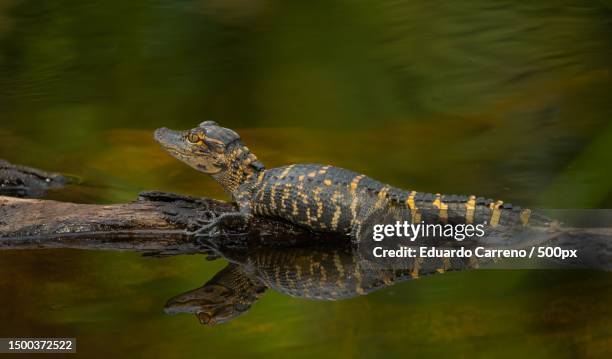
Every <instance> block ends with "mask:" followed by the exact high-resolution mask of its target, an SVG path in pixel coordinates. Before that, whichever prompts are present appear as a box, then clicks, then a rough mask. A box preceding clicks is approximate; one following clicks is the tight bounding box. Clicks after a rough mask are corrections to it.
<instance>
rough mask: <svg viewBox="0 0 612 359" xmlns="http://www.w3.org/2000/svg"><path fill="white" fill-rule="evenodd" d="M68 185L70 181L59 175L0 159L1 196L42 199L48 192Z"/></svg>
mask: <svg viewBox="0 0 612 359" xmlns="http://www.w3.org/2000/svg"><path fill="white" fill-rule="evenodd" d="M68 183H70V180H69V179H68V178H67V177H65V176H62V175H60V174H58V173H52V172H46V171H42V170H39V169H36V168H31V167H26V166H19V165H14V164H11V163H9V162H7V161H5V160H2V159H0V196H14V197H30V198H36V197H42V196H43V195H44V194H45V193H47V191H49V190H53V189H59V188H62V187H64V186H65V185H67V184H68Z"/></svg>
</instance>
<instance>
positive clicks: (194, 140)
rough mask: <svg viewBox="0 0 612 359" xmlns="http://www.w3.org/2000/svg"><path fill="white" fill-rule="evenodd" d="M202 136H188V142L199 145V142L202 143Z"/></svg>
mask: <svg viewBox="0 0 612 359" xmlns="http://www.w3.org/2000/svg"><path fill="white" fill-rule="evenodd" d="M200 141H201V140H200V136H198V135H197V134H195V133H189V134H187V142H189V143H190V144H192V145H195V144H197V143H198V142H200Z"/></svg>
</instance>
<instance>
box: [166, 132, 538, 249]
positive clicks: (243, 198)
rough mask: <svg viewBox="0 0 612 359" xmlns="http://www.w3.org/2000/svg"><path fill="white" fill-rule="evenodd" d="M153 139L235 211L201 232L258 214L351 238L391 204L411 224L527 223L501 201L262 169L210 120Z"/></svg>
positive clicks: (340, 173) (336, 173)
mask: <svg viewBox="0 0 612 359" xmlns="http://www.w3.org/2000/svg"><path fill="white" fill-rule="evenodd" d="M155 139H156V140H157V142H159V143H160V144H161V145H162V146H163V147H164V148H165V149H166V151H168V152H169V153H170V154H171V155H172V156H174V157H176V158H177V159H179V160H181V161H183V162H185V163H187V164H188V165H190V166H191V167H193V168H195V169H196V170H198V171H201V172H204V173H208V174H210V175H211V176H212V177H213V178H214V179H215V180H217V182H219V183H220V184H221V186H223V188H224V189H225V191H226V192H228V193H229V194H231V196H232V198H233V200H234V201H235V202H236V203H237V205H238V208H239V211H237V212H235V213H226V214H223V215H221V216H219V217H217V218H216V219H215V220H214V221H212V222H210V223H208V224H206V225H204V226H203V227H202V228H200V229H199V230H198V231H197V232H196V233H197V234H200V235H204V234H210V233H211V232H212V230H214V229H215V228H218V226H219V225H227V224H228V223H233V224H236V223H239V224H243V225H247V224H248V223H249V221H250V219H251V218H252V217H253V215H260V216H272V217H277V218H282V219H285V220H288V221H290V222H292V223H294V224H297V225H300V226H304V227H306V228H309V229H311V230H313V231H323V232H332V233H339V234H345V235H350V236H351V237H353V238H354V239H357V238H359V234H360V232H361V230H362V224H364V222H365V221H366V219H367V218H369V216H370V215H371V214H372V213H374V212H377V211H381V210H382V211H384V210H385V209H387V208H389V207H390V206H395V207H396V208H398V207H399V208H401V209H403V210H404V212H406V213H407V214H408V217H410V218H406V220H408V221H412V223H421V221H423V222H425V223H434V222H435V223H450V224H460V223H461V224H470V223H485V222H486V223H488V224H489V225H490V226H491V227H497V226H504V225H509V226H510V225H519V226H520V225H523V226H526V225H527V224H528V223H529V220H530V215H531V211H530V210H528V209H521V208H520V207H517V206H513V205H511V204H509V203H504V202H503V201H494V200H491V199H485V198H482V197H476V196H459V195H441V194H432V193H422V192H416V191H406V190H402V189H399V188H395V187H392V186H390V185H387V184H384V183H381V182H378V181H376V180H373V179H371V178H369V177H367V176H365V175H362V174H358V173H355V172H352V171H349V170H346V169H342V168H338V167H334V166H329V165H319V164H293V165H289V166H284V167H278V168H272V169H266V168H265V167H264V165H263V164H262V163H261V162H260V161H259V160H258V159H257V157H256V156H255V155H254V154H253V153H251V151H250V150H249V148H248V147H246V146H245V145H244V144H243V142H242V140H241V139H240V136H239V135H238V134H237V133H236V132H234V131H232V130H230V129H228V128H224V127H221V126H219V125H218V124H217V123H215V122H213V121H206V122H203V123H201V124H200V125H199V126H198V127H196V128H194V129H191V130H188V131H174V130H170V129H167V128H160V129H157V130H156V131H155ZM532 219H533V218H532ZM236 220H238V221H236ZM363 227H364V228H365V226H363Z"/></svg>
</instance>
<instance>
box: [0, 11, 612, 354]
mask: <svg viewBox="0 0 612 359" xmlns="http://www.w3.org/2000/svg"><path fill="white" fill-rule="evenodd" d="M610 39H612V4H610V2H609V1H601V2H595V1H538V2H535V3H524V4H522V3H520V4H519V3H517V2H513V1H496V2H491V1H484V0H483V1H474V0H468V1H457V2H453V3H451V2H441V1H359V2H357V1H352V2H351V1H334V2H322V1H321V2H320V1H308V2H295V1H272V0H268V1H266V0H241V1H220V0H210V1H188V0H183V1H169V0H165V1H164V0H158V1H144V0H139V1H114V0H105V1H69V0H58V1H33V0H29V1H28V0H4V1H0V158H4V159H7V160H9V161H11V162H14V163H20V164H25V165H30V166H34V167H39V168H43V169H47V170H55V171H61V172H64V173H68V174H71V175H74V176H77V177H79V178H80V179H81V180H82V183H81V184H79V185H75V186H72V187H70V188H68V189H66V190H63V191H60V192H55V193H51V194H50V195H49V196H48V197H49V198H53V199H59V200H67V201H75V202H86V203H113V202H123V201H129V200H132V199H134V198H135V197H136V195H137V193H138V192H139V191H141V190H149V189H159V190H165V191H174V192H179V193H186V194H193V195H202V196H210V197H215V198H226V197H225V194H224V193H223V192H222V190H221V189H220V188H219V186H218V185H217V184H216V183H214V182H213V181H212V180H210V179H208V178H206V177H205V176H204V175H200V174H198V173H196V172H195V171H193V170H191V169H190V168H188V167H187V166H184V165H182V164H180V163H178V161H176V160H174V159H172V158H171V157H170V156H168V155H166V154H165V153H164V152H163V151H162V150H161V149H160V148H159V147H158V146H157V144H155V143H154V141H153V139H152V131H153V129H155V128H156V127H160V126H167V127H173V128H190V127H193V126H194V125H196V124H197V123H199V122H201V121H203V120H215V121H217V122H219V123H220V124H222V125H224V126H226V127H231V128H234V129H236V130H237V131H238V132H239V133H240V134H241V135H242V136H243V137H244V139H245V142H246V143H247V144H248V146H249V147H250V148H251V149H252V150H253V152H255V153H256V154H257V155H258V157H259V158H260V159H261V160H262V161H263V162H264V163H265V164H266V165H267V166H268V167H274V166H278V165H284V164H287V163H294V162H318V163H328V164H333V165H337V166H341V167H346V168H351V169H353V170H356V171H359V172H363V173H367V174H368V175H370V176H372V177H374V178H377V179H379V180H381V181H385V182H388V183H391V184H393V185H396V186H398V187H403V188H410V189H417V190H420V191H428V192H443V193H476V194H481V195H483V196H487V197H492V198H502V199H504V200H506V201H508V202H513V203H518V204H521V205H523V206H532V207H546V208H610V207H612V181H611V179H612V168H611V167H610V163H612V121H611V119H612V101H610V100H611V93H612V91H611V90H612V73H611V64H612V42H611V41H610ZM224 266H225V263H224V262H223V261H221V260H218V261H214V262H207V261H205V260H204V259H203V258H202V257H201V256H182V257H173V258H166V259H147V258H142V257H141V256H140V255H139V254H135V253H113V252H86V251H76V250H39V251H5V252H0V337H16V336H29V337H31V336H67V337H76V338H77V341H78V352H79V356H82V357H85V356H88V357H101V358H102V357H117V356H123V357H147V358H150V357H177V358H179V357H194V356H199V357H220V356H230V355H231V356H245V355H248V354H251V355H259V356H272V355H273V356H281V355H291V356H294V357H313V356H317V357H352V356H358V357H377V356H381V355H387V356H398V357H400V356H401V357H408V356H410V357H441V356H447V357H448V356H452V357H455V356H464V357H472V356H476V357H492V356H494V357H512V358H515V357H519V356H523V357H550V358H553V357H554V358H559V357H605V356H606V355H609V353H610V352H611V351H612V330H611V328H612V307H611V306H610V303H611V302H612V286H611V283H612V282H611V280H612V277H611V276H610V274H609V273H598V272H589V271H567V270H566V271H560V270H559V271H535V270H531V271H527V270H522V271H521V270H514V271H509V270H504V271H501V270H500V271H484V270H481V271H471V272H463V273H447V274H444V275H440V276H434V277H432V278H427V279H422V280H418V281H413V282H409V283H402V284H399V285H396V286H393V287H390V288H387V289H383V290H381V291H378V292H376V293H373V294H371V295H368V296H363V297H359V298H354V299H350V300H345V301H337V302H320V301H308V300H303V299H294V298H290V297H287V296H284V295H282V294H279V293H274V292H269V293H267V294H266V295H265V296H264V297H263V298H262V299H261V300H260V301H259V302H257V303H256V304H255V305H254V306H253V308H252V309H251V310H250V311H249V312H248V313H247V314H245V315H244V316H241V317H239V318H237V319H236V320H234V321H232V322H229V323H225V324H222V325H219V326H215V327H202V326H200V325H199V323H198V321H197V320H196V319H195V318H194V317H193V316H191V315H177V316H168V315H166V314H165V313H164V312H163V306H164V304H165V302H166V300H167V299H169V298H170V297H173V296H175V295H177V294H180V293H182V292H185V291H187V290H190V289H193V288H196V287H199V286H201V285H202V284H203V283H204V282H206V281H207V280H208V279H210V277H212V276H213V275H214V274H215V273H216V272H217V271H218V270H220V269H221V268H223V267H224Z"/></svg>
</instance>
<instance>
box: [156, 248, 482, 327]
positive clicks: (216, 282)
mask: <svg viewBox="0 0 612 359" xmlns="http://www.w3.org/2000/svg"><path fill="white" fill-rule="evenodd" d="M213 251H214V252H215V253H217V254H219V255H221V256H223V257H224V258H225V259H227V260H228V261H229V264H228V265H227V266H226V267H225V268H224V269H223V270H221V271H220V272H219V273H217V274H216V275H215V276H214V277H213V278H212V279H211V280H210V281H208V282H206V284H204V285H203V286H202V287H200V288H198V289H194V290H192V291H189V292H186V293H184V294H181V295H178V296H176V297H174V298H172V299H170V300H169V301H168V303H167V304H166V306H165V311H166V313H168V314H175V313H193V314H195V315H196V316H197V318H198V319H199V321H200V323H202V324H207V325H215V324H218V323H223V322H227V321H230V320H232V319H234V318H236V317H238V316H240V315H241V314H243V313H245V312H246V311H248V310H249V309H250V307H251V305H252V304H253V303H255V302H256V301H257V300H258V299H259V298H260V297H261V296H262V295H263V294H264V293H265V291H266V290H267V289H268V288H269V289H272V290H275V291H278V292H281V293H284V294H287V295H289V296H292V297H299V298H305V299H313V300H341V299H348V298H352V297H355V296H359V295H366V294H368V293H371V292H373V291H376V290H378V289H382V288H385V287H389V286H392V285H394V284H396V283H399V282H403V281H407V280H410V279H413V278H415V277H418V276H424V275H429V274H435V273H442V272H444V271H450V270H462V269H471V268H474V267H476V266H477V265H478V263H477V262H476V261H475V260H474V258H452V259H445V260H442V259H440V258H416V259H409V258H407V259H405V260H404V261H403V265H402V266H398V267H393V266H389V265H388V263H386V264H385V263H383V262H379V261H374V260H371V259H368V258H366V256H364V255H363V252H362V251H360V250H358V249H357V248H356V247H355V246H353V245H351V244H349V243H346V242H345V241H338V242H333V243H326V244H321V245H318V246H316V247H295V248H270V247H264V246H259V247H257V248H248V250H247V249H244V248H242V249H240V248H234V249H227V248H224V249H220V250H213Z"/></svg>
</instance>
